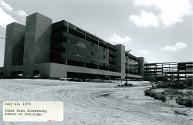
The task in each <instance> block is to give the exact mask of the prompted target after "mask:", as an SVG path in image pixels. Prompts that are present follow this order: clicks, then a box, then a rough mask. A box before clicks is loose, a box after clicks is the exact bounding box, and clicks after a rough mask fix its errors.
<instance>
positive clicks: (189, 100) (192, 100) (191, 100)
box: [176, 96, 193, 107]
mask: <svg viewBox="0 0 193 125" xmlns="http://www.w3.org/2000/svg"><path fill="white" fill-rule="evenodd" d="M176 103H178V104H179V105H184V106H186V107H193V97H192V96H188V97H185V96H178V97H177V98H176Z"/></svg>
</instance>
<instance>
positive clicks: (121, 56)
mask: <svg viewBox="0 0 193 125" xmlns="http://www.w3.org/2000/svg"><path fill="white" fill-rule="evenodd" d="M116 47H117V48H118V55H117V57H118V58H117V65H118V68H119V71H120V73H121V79H125V62H126V59H125V46H124V45H121V44H119V45H116Z"/></svg>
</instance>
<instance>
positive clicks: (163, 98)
mask: <svg viewBox="0 0 193 125" xmlns="http://www.w3.org/2000/svg"><path fill="white" fill-rule="evenodd" d="M144 93H145V96H151V97H152V98H154V99H157V100H161V101H162V102H166V96H165V94H164V93H162V92H161V93H158V92H154V91H153V90H152V89H146V90H145V91H144Z"/></svg>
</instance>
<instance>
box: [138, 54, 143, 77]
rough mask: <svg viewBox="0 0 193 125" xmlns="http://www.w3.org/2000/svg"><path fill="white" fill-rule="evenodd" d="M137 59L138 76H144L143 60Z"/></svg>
mask: <svg viewBox="0 0 193 125" xmlns="http://www.w3.org/2000/svg"><path fill="white" fill-rule="evenodd" d="M138 59H139V65H138V72H139V75H141V76H144V58H143V57H138Z"/></svg>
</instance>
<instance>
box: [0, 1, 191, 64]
mask: <svg viewBox="0 0 193 125" xmlns="http://www.w3.org/2000/svg"><path fill="white" fill-rule="evenodd" d="M34 12H40V13H42V14H44V15H46V16H48V17H50V18H52V19H53V21H54V22H56V21H60V20H63V19H64V20H67V21H69V22H71V23H73V24H75V25H77V26H79V27H80V28H82V29H85V30H87V31H89V32H90V33H93V34H95V35H97V36H99V37H101V38H103V39H104V40H107V41H108V42H111V43H112V44H120V43H121V44H124V45H125V46H126V48H127V49H128V50H130V49H131V50H132V51H131V53H132V54H134V55H136V56H144V57H145V60H146V61H147V62H165V61H193V50H192V49H193V41H192V36H193V33H192V28H193V27H192V14H193V6H192V0H0V36H3V37H5V27H6V25H7V24H9V23H11V22H13V21H16V22H19V23H21V24H25V17H26V16H27V15H29V14H32V13H34ZM3 58H4V41H3V40H0V66H2V65H3Z"/></svg>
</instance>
